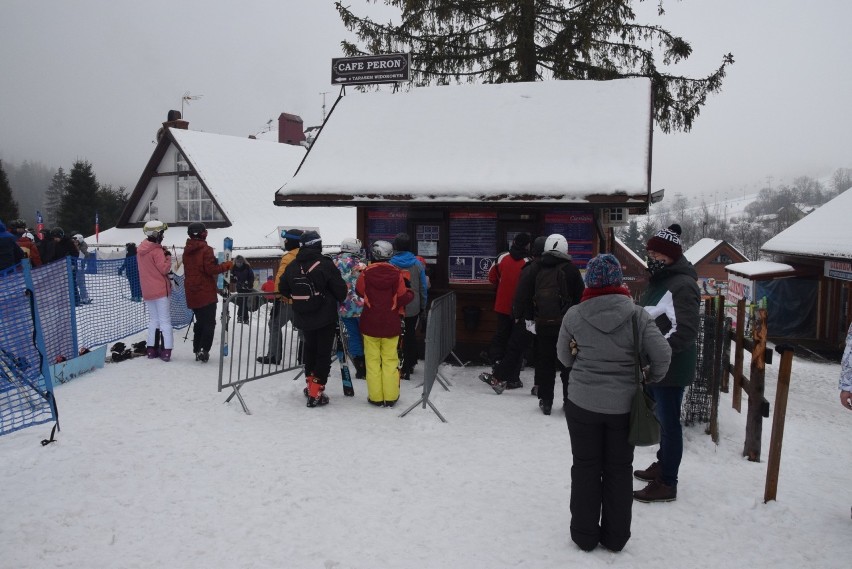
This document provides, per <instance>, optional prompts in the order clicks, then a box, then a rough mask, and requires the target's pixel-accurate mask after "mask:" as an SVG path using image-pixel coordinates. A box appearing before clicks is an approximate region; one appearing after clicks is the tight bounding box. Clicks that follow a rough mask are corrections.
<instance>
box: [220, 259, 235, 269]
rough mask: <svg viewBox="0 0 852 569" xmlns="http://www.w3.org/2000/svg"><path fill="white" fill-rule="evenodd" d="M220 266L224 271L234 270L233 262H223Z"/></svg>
mask: <svg viewBox="0 0 852 569" xmlns="http://www.w3.org/2000/svg"><path fill="white" fill-rule="evenodd" d="M222 266H223V267H225V270H226V271H230V270H231V269H232V268H234V262H233V261H225V262H224V263H222Z"/></svg>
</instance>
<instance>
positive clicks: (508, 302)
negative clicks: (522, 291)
mask: <svg viewBox="0 0 852 569" xmlns="http://www.w3.org/2000/svg"><path fill="white" fill-rule="evenodd" d="M529 262H530V258H529V257H527V252H526V250H524V249H520V248H518V247H514V246H512V247H511V248H510V249H509V251H508V252H507V253H503V254H501V255H500V256H499V257H497V262H496V263H494V264H493V265H491V268H490V269H489V270H488V282H490V283H491V284H493V285H497V296H496V297H495V298H494V312H499V313H500V314H507V315H511V314H512V302H513V301H514V299H515V291H516V290H517V288H518V281H519V279H520V277H521V269H523V268H524V267H526V266H527V264H528V263H529Z"/></svg>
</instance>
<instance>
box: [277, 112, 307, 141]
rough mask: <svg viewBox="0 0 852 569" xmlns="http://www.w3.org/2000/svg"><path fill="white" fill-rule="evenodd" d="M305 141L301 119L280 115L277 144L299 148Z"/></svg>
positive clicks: (295, 116) (294, 116)
mask: <svg viewBox="0 0 852 569" xmlns="http://www.w3.org/2000/svg"><path fill="white" fill-rule="evenodd" d="M304 140H305V129H304V123H303V122H302V117H300V116H299V115H291V114H288V113H281V115H280V116H279V117H278V142H282V143H284V144H292V145H294V146H301V143H302V142H303V141H304Z"/></svg>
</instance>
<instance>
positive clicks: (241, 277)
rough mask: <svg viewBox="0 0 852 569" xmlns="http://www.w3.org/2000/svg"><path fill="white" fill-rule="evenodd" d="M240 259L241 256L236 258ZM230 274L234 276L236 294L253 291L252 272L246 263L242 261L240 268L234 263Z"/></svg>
mask: <svg viewBox="0 0 852 569" xmlns="http://www.w3.org/2000/svg"><path fill="white" fill-rule="evenodd" d="M240 257H241V255H240V256H237V259H239V258H240ZM231 274H232V275H234V282H235V283H236V285H237V292H251V291H252V290H254V270H252V268H251V265H249V262H248V261H246V260H245V259H243V264H242V266H239V265H237V264H236V263H234V268H232V269H231Z"/></svg>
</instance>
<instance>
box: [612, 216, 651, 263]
mask: <svg viewBox="0 0 852 569" xmlns="http://www.w3.org/2000/svg"><path fill="white" fill-rule="evenodd" d="M618 238H619V239H621V241H622V242H624V245H625V246H627V248H629V249H630V250H631V251H633V252H634V253H636V254H637V255H639V256H640V257H644V256H645V241H644V240H643V239H642V234H641V233H640V232H639V222H638V221H637V220H636V219H635V218H632V219H631V220H630V222H629V223H628V225H627V229H625V230H623V231H622V232H620V235H619V236H618Z"/></svg>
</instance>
